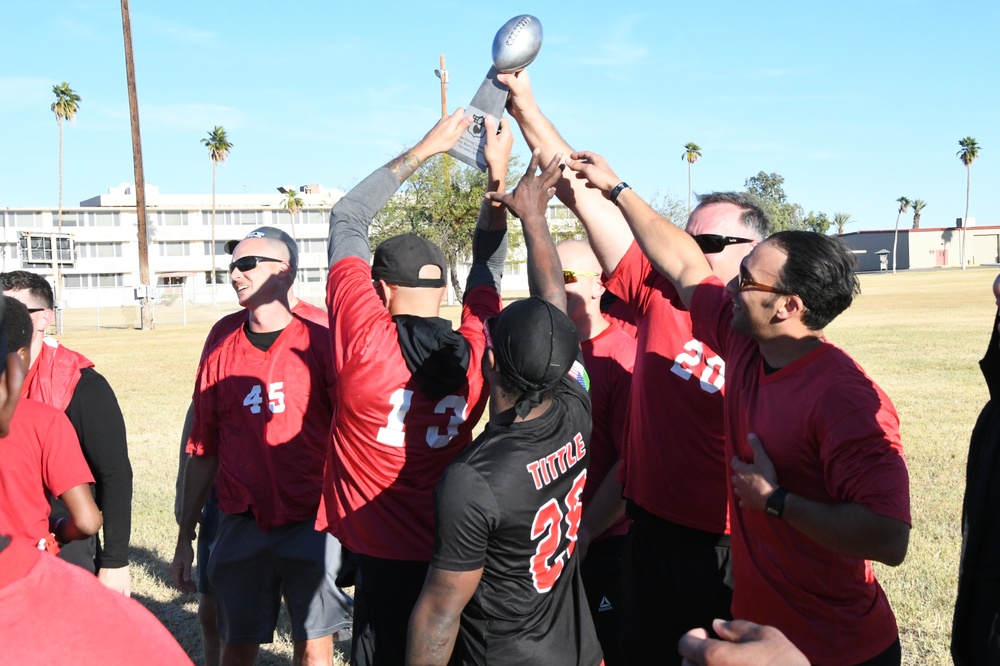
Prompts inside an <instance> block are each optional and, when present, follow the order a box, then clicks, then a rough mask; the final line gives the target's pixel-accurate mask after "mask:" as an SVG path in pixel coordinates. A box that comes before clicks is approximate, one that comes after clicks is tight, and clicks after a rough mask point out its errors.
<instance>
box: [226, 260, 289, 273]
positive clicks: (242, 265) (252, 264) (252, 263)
mask: <svg viewBox="0 0 1000 666" xmlns="http://www.w3.org/2000/svg"><path fill="white" fill-rule="evenodd" d="M262 261H277V262H278V263H281V262H282V261H284V259H271V258H270V257H240V258H239V259H237V260H236V261H234V262H232V263H231V264H229V272H230V273H232V272H233V269H234V268H238V269H240V273H246V272H247V271H252V270H253V269H255V268H257V264H259V263H260V262H262Z"/></svg>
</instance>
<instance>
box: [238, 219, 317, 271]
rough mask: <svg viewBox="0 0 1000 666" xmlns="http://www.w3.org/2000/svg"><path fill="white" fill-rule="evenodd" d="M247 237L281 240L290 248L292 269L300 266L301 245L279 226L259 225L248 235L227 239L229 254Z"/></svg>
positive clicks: (289, 254)
mask: <svg viewBox="0 0 1000 666" xmlns="http://www.w3.org/2000/svg"><path fill="white" fill-rule="evenodd" d="M247 238H271V239H274V240H276V241H281V242H282V243H284V244H285V247H287V248H288V256H289V257H290V258H291V261H290V263H291V265H292V270H293V271H295V270H298V267H299V246H298V245H297V244H296V243H295V240H294V239H293V238H292V237H291V236H289V235H288V234H286V233H285V232H284V231H282V230H281V229H278V228H277V227H257V228H256V229H254V230H253V231H251V232H250V233H248V234H247V235H246V236H244V237H243V238H241V239H239V240H231V241H227V242H226V244H225V245H224V246H223V247H224V249H225V250H226V253H227V254H232V253H233V250H235V249H236V246H237V245H239V244H240V241H244V240H246V239H247Z"/></svg>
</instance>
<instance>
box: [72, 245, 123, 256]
mask: <svg viewBox="0 0 1000 666" xmlns="http://www.w3.org/2000/svg"><path fill="white" fill-rule="evenodd" d="M122 245H123V243H78V244H77V249H78V251H79V253H80V256H81V257H88V258H91V259H104V258H111V257H120V256H122Z"/></svg>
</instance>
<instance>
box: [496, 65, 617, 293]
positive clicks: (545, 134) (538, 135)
mask: <svg viewBox="0 0 1000 666" xmlns="http://www.w3.org/2000/svg"><path fill="white" fill-rule="evenodd" d="M497 80H498V81H500V82H501V83H504V84H505V85H506V86H507V87H508V88H510V93H511V96H510V100H509V101H508V102H507V107H508V109H509V110H510V115H511V116H512V117H513V118H514V119H515V120H516V121H517V124H518V126H519V127H520V128H521V134H523V135H524V140H525V141H527V143H528V146H529V147H530V148H531V149H532V150H536V149H537V150H540V151H541V156H540V163H541V164H548V163H549V161H551V160H552V157H553V156H554V155H556V154H561V155H563V157H565V156H567V155H569V154H570V153H572V152H573V149H572V148H570V147H569V144H567V143H566V141H565V140H564V139H563V138H562V136H560V135H559V132H558V131H556V128H555V127H554V126H553V125H552V123H551V122H549V119H548V118H546V117H545V116H544V115H543V114H542V111H541V109H539V107H538V103H537V102H536V101H535V95H534V92H533V91H532V89H531V79H530V78H529V76H528V71H527V70H521V71H519V72H515V73H512V74H499V75H497ZM556 196H557V197H559V200H560V201H562V202H563V203H564V204H566V206H567V207H568V208H569V209H570V210H571V211H573V214H574V215H576V216H577V217H578V218H579V219H580V221H581V222H582V223H583V226H584V228H586V230H587V236H588V238H589V240H590V245H591V247H592V248H593V250H594V254H596V255H597V259H598V261H600V262H601V268H603V269H604V271H605V272H606V273H608V274H610V273H612V272H614V270H615V268H616V267H617V266H618V262H620V261H621V260H622V257H624V256H625V252H626V251H628V248H629V246H630V245H631V244H632V233H631V231H630V230H629V228H628V224H626V223H625V219H624V218H623V217H622V215H621V213H620V212H619V211H618V210H617V209H615V206H614V204H612V203H611V202H610V201H608V200H607V199H606V198H605V197H604V196H603V195H601V193H600V192H598V191H596V190H593V189H589V188H587V187H586V186H585V183H584V182H583V181H581V180H579V179H576V178H573V177H572V174H569V173H566V174H564V175H563V177H562V178H560V179H559V181H558V182H557V183H556Z"/></svg>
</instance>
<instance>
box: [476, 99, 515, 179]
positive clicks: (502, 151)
mask: <svg viewBox="0 0 1000 666" xmlns="http://www.w3.org/2000/svg"><path fill="white" fill-rule="evenodd" d="M485 125H486V146H485V147H484V148H483V157H485V158H486V164H487V165H488V166H489V168H490V171H491V172H492V173H493V174H495V175H496V174H498V173H499V172H500V171H503V173H504V174H506V173H507V162H508V161H509V160H510V149H511V147H512V146H513V145H514V133H513V132H511V131H510V121H509V120H507V119H506V118H501V119H500V122H499V124H498V123H497V120H496V118H494V117H493V116H486V120H485ZM501 186H502V185H501Z"/></svg>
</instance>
